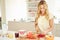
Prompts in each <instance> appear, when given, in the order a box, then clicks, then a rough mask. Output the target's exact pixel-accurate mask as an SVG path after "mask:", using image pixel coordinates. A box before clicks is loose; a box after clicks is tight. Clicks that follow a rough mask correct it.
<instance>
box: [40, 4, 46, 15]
mask: <svg viewBox="0 0 60 40" xmlns="http://www.w3.org/2000/svg"><path fill="white" fill-rule="evenodd" d="M40 11H41V14H45V7H44V5H40Z"/></svg>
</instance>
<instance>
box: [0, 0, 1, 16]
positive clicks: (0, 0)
mask: <svg viewBox="0 0 60 40" xmlns="http://www.w3.org/2000/svg"><path fill="white" fill-rule="evenodd" d="M0 17H1V0H0Z"/></svg>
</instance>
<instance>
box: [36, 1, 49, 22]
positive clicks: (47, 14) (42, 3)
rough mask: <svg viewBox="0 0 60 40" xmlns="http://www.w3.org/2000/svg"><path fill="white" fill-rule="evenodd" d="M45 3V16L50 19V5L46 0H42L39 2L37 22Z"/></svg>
mask: <svg viewBox="0 0 60 40" xmlns="http://www.w3.org/2000/svg"><path fill="white" fill-rule="evenodd" d="M41 5H43V6H44V8H45V18H46V19H47V20H48V19H49V11H48V5H47V4H46V1H44V0H42V1H40V2H39V3H38V10H37V15H36V19H35V22H37V20H38V18H39V17H40V15H41V10H40V8H39V7H40V6H41Z"/></svg>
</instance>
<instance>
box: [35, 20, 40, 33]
mask: <svg viewBox="0 0 60 40" xmlns="http://www.w3.org/2000/svg"><path fill="white" fill-rule="evenodd" d="M35 30H36V32H37V33H40V29H39V27H38V23H37V19H36V20H35Z"/></svg>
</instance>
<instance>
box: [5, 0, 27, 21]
mask: <svg viewBox="0 0 60 40" xmlns="http://www.w3.org/2000/svg"><path fill="white" fill-rule="evenodd" d="M5 3H6V19H7V21H13V20H14V19H16V21H19V20H20V19H21V18H26V16H27V13H26V10H27V9H26V0H5Z"/></svg>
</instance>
